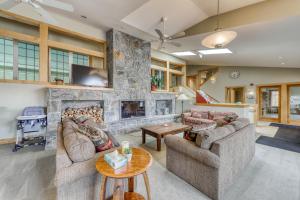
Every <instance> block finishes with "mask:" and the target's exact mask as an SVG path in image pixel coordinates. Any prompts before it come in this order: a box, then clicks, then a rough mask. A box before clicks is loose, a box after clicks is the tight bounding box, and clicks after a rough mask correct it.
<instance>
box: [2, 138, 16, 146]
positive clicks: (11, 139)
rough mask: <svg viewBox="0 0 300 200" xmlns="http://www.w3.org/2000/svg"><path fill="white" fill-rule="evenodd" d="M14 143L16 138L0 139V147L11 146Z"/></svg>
mask: <svg viewBox="0 0 300 200" xmlns="http://www.w3.org/2000/svg"><path fill="white" fill-rule="evenodd" d="M15 142H16V138H5V139H0V145H1V144H13V143H15Z"/></svg>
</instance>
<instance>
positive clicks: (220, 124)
mask: <svg viewBox="0 0 300 200" xmlns="http://www.w3.org/2000/svg"><path fill="white" fill-rule="evenodd" d="M214 121H215V122H216V123H217V127H220V126H224V125H227V124H228V122H227V121H226V120H224V119H216V120H214Z"/></svg>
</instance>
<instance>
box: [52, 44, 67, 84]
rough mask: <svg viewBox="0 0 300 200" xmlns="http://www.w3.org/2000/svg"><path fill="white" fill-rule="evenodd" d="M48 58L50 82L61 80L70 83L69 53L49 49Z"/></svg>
mask: <svg viewBox="0 0 300 200" xmlns="http://www.w3.org/2000/svg"><path fill="white" fill-rule="evenodd" d="M50 58H51V59H50V69H51V81H55V79H61V80H64V82H65V83H70V64H69V63H70V62H69V52H67V51H62V50H57V49H50Z"/></svg>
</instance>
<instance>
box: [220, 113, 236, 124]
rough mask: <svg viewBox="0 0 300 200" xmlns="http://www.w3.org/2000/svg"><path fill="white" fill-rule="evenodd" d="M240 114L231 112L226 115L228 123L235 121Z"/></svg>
mask: <svg viewBox="0 0 300 200" xmlns="http://www.w3.org/2000/svg"><path fill="white" fill-rule="evenodd" d="M238 117H239V116H238V115H237V114H235V113H230V114H228V115H226V116H225V117H224V120H225V121H227V122H228V123H230V122H233V121H235V120H236V119H237V118H238Z"/></svg>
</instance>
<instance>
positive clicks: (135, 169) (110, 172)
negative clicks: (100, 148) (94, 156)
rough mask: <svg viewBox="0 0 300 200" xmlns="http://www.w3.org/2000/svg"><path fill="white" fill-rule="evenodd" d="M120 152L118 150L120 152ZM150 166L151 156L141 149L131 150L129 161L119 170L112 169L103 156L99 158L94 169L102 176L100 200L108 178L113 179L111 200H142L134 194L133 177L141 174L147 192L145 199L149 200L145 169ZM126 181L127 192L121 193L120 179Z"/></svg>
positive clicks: (102, 198)
mask: <svg viewBox="0 0 300 200" xmlns="http://www.w3.org/2000/svg"><path fill="white" fill-rule="evenodd" d="M120 151H121V150H119V152H120ZM151 164H152V156H151V154H150V153H149V152H147V151H146V150H144V149H141V148H132V158H131V161H130V162H128V163H127V165H126V166H124V167H121V168H119V169H116V170H115V169H113V168H112V167H111V166H109V164H107V162H106V161H105V160H104V156H101V157H100V158H99V159H98V161H97V162H96V169H97V171H98V172H99V173H100V174H101V175H102V179H101V190H100V200H105V191H106V182H107V179H108V177H109V178H114V179H115V186H114V193H113V199H114V200H115V199H116V200H117V199H124V200H129V199H131V200H142V199H144V197H143V196H142V195H140V194H138V193H136V192H134V177H135V176H137V175H140V174H143V177H144V182H145V185H146V190H147V199H148V200H151V197H150V185H149V179H148V175H147V169H148V168H149V167H150V166H151ZM126 178H127V179H128V192H124V191H123V189H122V188H123V182H122V179H126Z"/></svg>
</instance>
